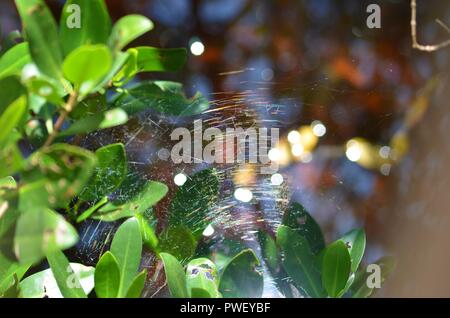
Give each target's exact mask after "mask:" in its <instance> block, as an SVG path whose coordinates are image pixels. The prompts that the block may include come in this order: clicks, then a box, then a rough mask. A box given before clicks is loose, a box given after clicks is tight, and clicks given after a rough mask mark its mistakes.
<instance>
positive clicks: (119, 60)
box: [93, 52, 130, 92]
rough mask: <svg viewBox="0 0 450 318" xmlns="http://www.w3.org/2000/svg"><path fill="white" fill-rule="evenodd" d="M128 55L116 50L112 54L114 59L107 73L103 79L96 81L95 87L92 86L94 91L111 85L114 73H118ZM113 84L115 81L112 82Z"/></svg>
mask: <svg viewBox="0 0 450 318" xmlns="http://www.w3.org/2000/svg"><path fill="white" fill-rule="evenodd" d="M129 57H130V54H129V53H128V52H116V54H115V55H114V60H113V63H112V65H111V68H110V69H109V72H108V74H106V75H105V76H104V77H103V79H102V80H101V81H100V82H99V83H97V85H96V87H95V88H94V90H93V91H94V92H96V91H98V90H101V89H103V88H104V87H105V86H111V85H112V84H113V82H114V80H113V79H114V77H115V76H116V74H118V73H119V71H120V70H121V68H122V67H123V66H124V65H125V63H126V62H127V60H128V58H129ZM114 84H115V83H114Z"/></svg>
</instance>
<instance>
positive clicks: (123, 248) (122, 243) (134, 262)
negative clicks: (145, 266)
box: [110, 218, 142, 297]
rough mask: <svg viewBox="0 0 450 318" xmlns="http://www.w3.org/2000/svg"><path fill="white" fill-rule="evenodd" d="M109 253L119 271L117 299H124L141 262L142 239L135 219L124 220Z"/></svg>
mask: <svg viewBox="0 0 450 318" xmlns="http://www.w3.org/2000/svg"><path fill="white" fill-rule="evenodd" d="M110 251H111V253H112V254H113V255H114V256H115V257H116V259H117V263H118V264H119V269H120V284H119V292H118V297H124V296H126V292H127V291H128V288H129V287H130V285H131V283H132V280H133V278H134V276H135V275H136V273H137V271H138V268H139V264H140V262H141V253H142V238H141V232H140V230H139V223H138V221H137V220H136V218H130V219H128V220H126V221H125V222H124V223H123V224H122V225H121V226H120V227H119V229H118V230H117V232H116V234H115V235H114V239H113V241H112V244H111V250H110Z"/></svg>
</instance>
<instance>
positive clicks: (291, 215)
mask: <svg viewBox="0 0 450 318" xmlns="http://www.w3.org/2000/svg"><path fill="white" fill-rule="evenodd" d="M282 224H283V225H285V226H287V227H290V228H291V229H293V230H295V231H296V232H297V233H298V234H300V235H301V236H303V237H305V238H306V239H307V240H308V243H309V246H310V248H311V251H312V252H313V253H314V254H316V255H317V254H318V253H319V252H320V251H321V250H322V249H324V248H325V240H324V238H323V234H322V230H321V229H320V226H319V225H318V224H317V222H316V221H315V220H314V218H313V217H312V216H311V215H310V214H309V213H308V212H307V211H306V210H305V208H304V207H303V206H302V205H301V204H299V203H296V202H294V203H292V204H290V205H289V208H288V210H287V211H286V213H285V215H284V216H283V223H282Z"/></svg>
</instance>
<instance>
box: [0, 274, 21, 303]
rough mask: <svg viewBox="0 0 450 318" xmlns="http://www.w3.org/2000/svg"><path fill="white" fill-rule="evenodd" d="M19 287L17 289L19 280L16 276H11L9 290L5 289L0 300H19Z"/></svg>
mask: <svg viewBox="0 0 450 318" xmlns="http://www.w3.org/2000/svg"><path fill="white" fill-rule="evenodd" d="M19 294H20V287H19V279H18V278H17V275H15V274H14V275H13V281H12V284H11V286H10V287H9V288H7V289H6V290H5V291H4V292H3V294H0V298H19Z"/></svg>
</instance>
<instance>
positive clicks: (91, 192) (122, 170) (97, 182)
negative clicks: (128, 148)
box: [80, 143, 128, 201]
mask: <svg viewBox="0 0 450 318" xmlns="http://www.w3.org/2000/svg"><path fill="white" fill-rule="evenodd" d="M95 155H96V156H97V162H98V164H97V167H96V169H95V170H94V175H93V176H92V177H91V180H90V181H89V182H88V184H87V185H86V187H85V188H84V189H83V191H82V192H81V194H80V198H81V199H82V200H84V201H94V200H98V199H100V198H101V197H103V196H105V195H107V194H110V193H112V192H113V191H114V190H115V189H117V187H118V186H119V185H120V184H121V183H122V181H123V180H124V179H125V176H126V174H127V166H128V164H127V157H126V154H125V146H124V145H123V144H121V143H117V144H111V145H108V146H105V147H102V148H99V149H97V151H96V152H95Z"/></svg>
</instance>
